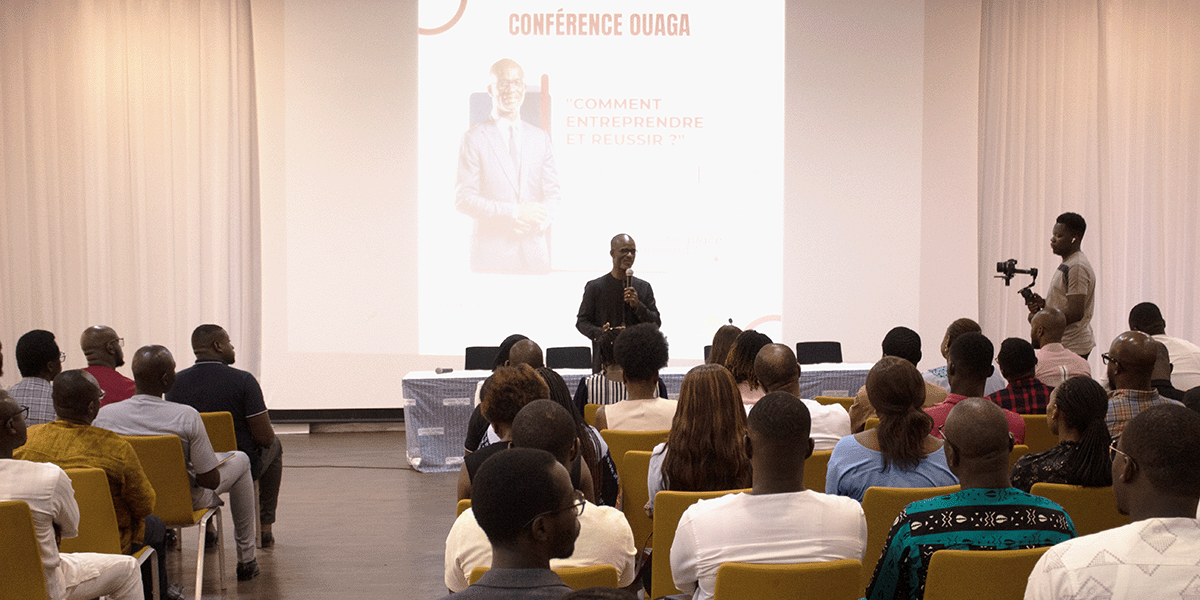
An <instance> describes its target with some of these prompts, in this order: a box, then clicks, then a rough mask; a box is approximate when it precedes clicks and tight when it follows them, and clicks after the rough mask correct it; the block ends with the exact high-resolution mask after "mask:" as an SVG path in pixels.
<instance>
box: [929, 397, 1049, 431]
mask: <svg viewBox="0 0 1200 600" xmlns="http://www.w3.org/2000/svg"><path fill="white" fill-rule="evenodd" d="M966 398H967V397H966V396H964V395H962V394H955V393H950V394H946V399H945V400H943V401H941V402H938V403H937V404H934V405H933V406H930V407H929V408H927V409H925V412H926V413H927V414H928V415H929V416H931V417H933V431H931V432H929V435H932V436H933V437H935V438H937V439H939V440H940V439H942V432H941V431H940V429H941V428H942V425H945V424H946V417H947V416H949V415H950V409H952V408H954V405H955V404H958V403H959V402H960V401H962V400H965V399H966ZM1001 410H1003V411H1004V418H1005V419H1008V430H1009V431H1010V432H1011V433H1012V434H1013V438H1015V439H1016V442H1017V443H1018V444H1024V443H1025V419H1023V418H1021V415H1018V414H1017V413H1015V412H1013V411H1011V410H1008V409H1006V408H1003V409H1001Z"/></svg>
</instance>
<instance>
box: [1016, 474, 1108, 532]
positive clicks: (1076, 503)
mask: <svg viewBox="0 0 1200 600" xmlns="http://www.w3.org/2000/svg"><path fill="white" fill-rule="evenodd" d="M1031 491H1032V492H1033V494H1034V495H1035V496H1041V497H1043V498H1046V499H1048V500H1050V501H1052V502H1054V503H1056V504H1058V505H1059V506H1061V507H1063V510H1065V511H1067V514H1068V515H1070V516H1071V522H1072V523H1073V524H1074V525H1075V533H1077V534H1078V535H1091V534H1093V533H1096V532H1099V531H1104V530H1106V529H1112V528H1114V527H1120V526H1122V525H1128V524H1129V517H1128V516H1126V515H1123V514H1121V513H1120V511H1118V510H1117V498H1116V496H1113V492H1112V486H1107V487H1083V486H1081V485H1064V484H1061V483H1035V484H1033V489H1032V490H1031Z"/></svg>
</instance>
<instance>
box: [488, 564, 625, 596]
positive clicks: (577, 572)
mask: <svg viewBox="0 0 1200 600" xmlns="http://www.w3.org/2000/svg"><path fill="white" fill-rule="evenodd" d="M487 572H488V568H487V567H475V568H474V569H471V574H470V575H468V576H467V583H469V584H471V585H475V582H476V581H479V579H480V578H482V577H483V574H484V573H487ZM554 572H555V573H556V574H557V575H558V576H559V577H560V578H561V579H562V580H563V583H565V584H567V586H568V587H570V588H571V589H573V590H586V589H588V588H593V587H610V588H615V587H618V586H619V585H620V581H619V577H618V575H617V568H616V567H614V566H612V565H590V566H587V567H560V568H558V569H554Z"/></svg>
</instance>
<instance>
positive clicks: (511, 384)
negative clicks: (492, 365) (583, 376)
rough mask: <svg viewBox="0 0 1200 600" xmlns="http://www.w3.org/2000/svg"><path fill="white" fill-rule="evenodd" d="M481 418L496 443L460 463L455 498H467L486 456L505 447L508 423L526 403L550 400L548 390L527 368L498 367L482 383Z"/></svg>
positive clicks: (508, 434)
mask: <svg viewBox="0 0 1200 600" xmlns="http://www.w3.org/2000/svg"><path fill="white" fill-rule="evenodd" d="M482 396H483V404H481V405H480V406H482V407H483V416H484V417H485V418H487V420H488V423H490V424H491V425H492V427H494V428H495V429H496V433H497V434H499V436H500V441H498V442H496V443H494V444H488V445H487V446H485V447H483V448H482V449H480V450H478V451H476V452H472V453H470V454H468V455H467V456H466V458H465V459H464V460H463V466H462V470H461V471H459V474H458V499H459V500H465V499H467V498H470V497H471V482H472V481H473V480H474V479H475V472H476V471H477V470H478V469H479V465H482V464H483V461H485V460H487V459H488V457H490V456H492V455H494V454H496V453H498V452H500V451H501V450H504V449H505V448H508V442H509V439H510V436H511V435H512V420H513V419H514V418H515V417H516V416H517V413H518V412H521V409H522V408H524V407H525V405H526V404H529V403H530V402H533V401H534V400H543V399H546V398H549V397H550V388H549V387H548V386H547V385H546V382H545V381H543V380H542V377H541V376H540V375H538V374H537V371H534V370H533V368H532V367H530V366H529V365H521V366H519V367H498V368H497V369H496V370H494V371H493V372H492V375H491V377H488V378H487V379H485V380H484V381H483V393H482Z"/></svg>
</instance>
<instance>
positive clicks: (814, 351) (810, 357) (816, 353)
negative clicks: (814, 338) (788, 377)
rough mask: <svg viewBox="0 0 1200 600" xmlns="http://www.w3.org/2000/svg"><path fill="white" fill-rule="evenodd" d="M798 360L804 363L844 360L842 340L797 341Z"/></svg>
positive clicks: (812, 363)
mask: <svg viewBox="0 0 1200 600" xmlns="http://www.w3.org/2000/svg"><path fill="white" fill-rule="evenodd" d="M796 362H799V363H800V364H802V365H814V364H817V363H840V362H842V343H841V342H796Z"/></svg>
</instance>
